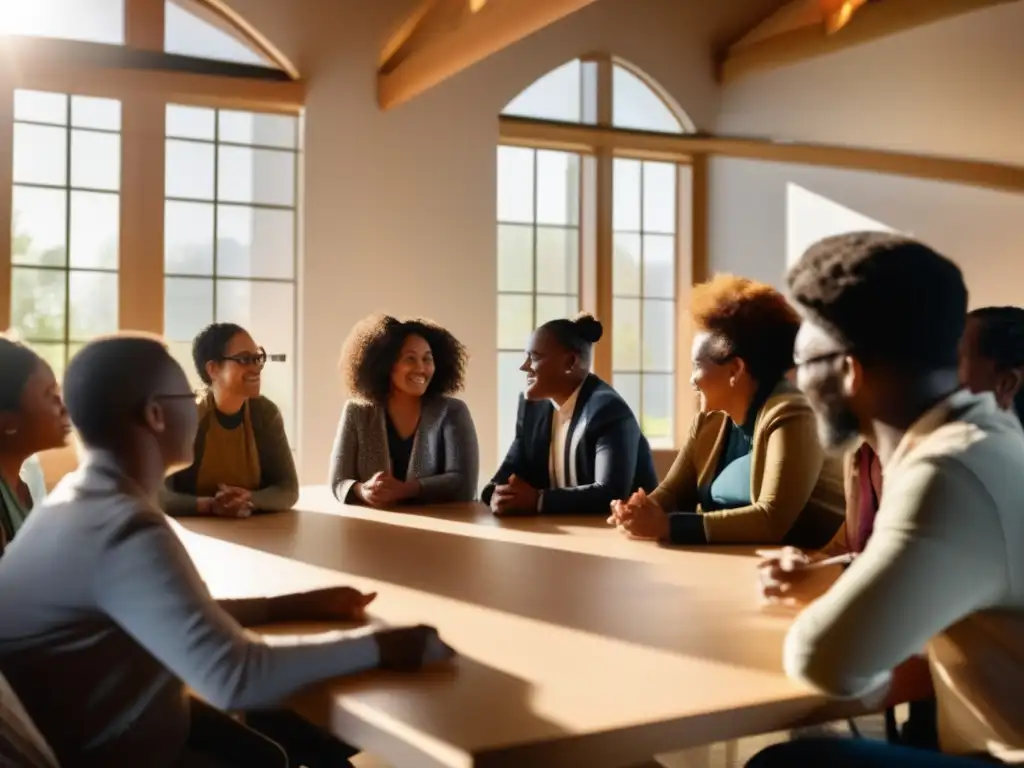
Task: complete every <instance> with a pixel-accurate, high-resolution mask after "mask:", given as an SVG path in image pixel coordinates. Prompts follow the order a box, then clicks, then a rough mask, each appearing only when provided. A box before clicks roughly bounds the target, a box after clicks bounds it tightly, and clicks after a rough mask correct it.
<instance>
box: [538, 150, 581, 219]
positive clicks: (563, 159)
mask: <svg viewBox="0 0 1024 768" xmlns="http://www.w3.org/2000/svg"><path fill="white" fill-rule="evenodd" d="M579 211H580V158H579V155H573V154H569V153H567V152H546V151H544V150H538V151H537V222H538V223H540V224H572V225H575V224H578V223H579V218H580V216H579Z"/></svg>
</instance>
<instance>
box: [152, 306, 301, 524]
mask: <svg viewBox="0 0 1024 768" xmlns="http://www.w3.org/2000/svg"><path fill="white" fill-rule="evenodd" d="M192 361H193V363H194V364H195V367H196V373H198V374H199V378H200V380H201V381H202V382H203V385H204V386H205V389H206V391H205V393H204V394H203V395H202V396H201V397H200V401H199V430H198V431H197V432H196V440H195V461H194V463H193V464H192V466H190V467H188V468H187V469H183V470H182V471H181V472H178V473H176V474H173V475H171V476H170V477H169V478H167V484H166V488H165V490H164V491H163V493H162V494H161V496H160V503H161V505H162V506H163V509H164V511H165V512H166V513H167V514H169V515H172V516H174V517H181V516H186V515H216V516H218V517H248V516H249V515H250V514H251V513H252V512H253V511H259V512H269V511H279V510H285V509H291V508H292V507H293V506H295V502H297V501H298V500H299V477H298V473H297V472H296V471H295V459H294V458H293V457H292V449H291V446H290V445H289V444H288V435H287V434H286V433H285V429H284V419H283V418H282V416H281V411H280V409H279V408H278V407H277V406H276V405H274V403H273V402H272V401H270V400H269V399H267V398H266V397H264V396H263V395H261V394H260V387H261V383H262V381H261V379H262V373H263V366H264V365H266V362H267V353H266V351H264V349H263V347H261V346H259V345H257V344H256V342H255V341H254V340H253V338H252V336H250V335H249V333H248V331H246V330H245V329H244V328H242V327H241V326H239V325H235V324H234V323H213V324H212V325H208V326H207V327H206V328H204V329H203V330H202V331H200V332H199V334H198V335H197V336H196V337H195V339H193V341H192Z"/></svg>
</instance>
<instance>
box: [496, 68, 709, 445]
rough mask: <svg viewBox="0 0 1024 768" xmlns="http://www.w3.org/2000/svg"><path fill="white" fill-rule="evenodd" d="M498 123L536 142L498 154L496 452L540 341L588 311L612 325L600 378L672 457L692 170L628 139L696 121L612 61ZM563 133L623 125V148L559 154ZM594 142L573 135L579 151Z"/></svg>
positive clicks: (529, 100)
mask: <svg viewBox="0 0 1024 768" xmlns="http://www.w3.org/2000/svg"><path fill="white" fill-rule="evenodd" d="M502 116H503V118H511V119H512V120H510V121H508V123H509V124H511V123H512V122H513V121H514V123H515V124H516V125H517V126H520V127H521V126H522V125H524V124H525V123H526V122H527V121H530V123H532V124H533V130H531V131H530V136H531V138H530V139H528V140H523V139H522V138H519V133H521V132H516V131H508V132H507V133H509V134H510V135H512V134H514V136H513V138H511V139H509V140H508V141H507V142H506V140H505V139H503V143H502V145H501V146H499V148H498V199H497V211H498V389H499V391H498V409H499V442H500V450H502V451H504V450H505V449H506V448H507V446H508V445H509V443H510V442H511V440H512V436H513V434H514V430H515V415H516V399H517V397H518V394H519V392H520V391H521V390H522V385H523V374H522V373H520V372H519V370H518V369H519V366H520V365H521V364H522V361H523V347H524V344H525V341H526V339H527V337H528V336H529V333H530V331H531V330H532V329H533V328H535V327H536V326H537V325H539V324H541V323H543V322H544V321H546V320H549V319H551V318H554V317H565V316H571V315H573V314H574V313H576V312H577V311H579V310H588V311H591V312H594V313H595V314H596V315H597V316H598V317H599V318H600V319H601V320H602V321H603V322H604V323H605V326H606V340H605V341H602V342H601V343H600V344H599V345H598V349H597V352H596V355H595V357H596V359H595V366H594V368H595V372H596V373H597V374H598V375H600V376H602V378H605V379H606V380H608V381H610V382H611V383H612V384H613V385H614V386H615V387H616V388H617V389H618V390H619V392H620V393H621V394H622V396H623V397H624V398H625V399H626V400H627V401H628V402H629V403H630V405H631V406H632V407H633V409H634V411H635V412H636V414H637V417H638V419H639V420H640V422H641V426H642V428H643V430H644V432H645V434H646V435H647V437H648V439H649V440H650V441H651V443H652V444H653V445H655V446H658V447H663V448H671V447H674V445H675V443H676V435H677V424H676V397H677V388H676V371H677V367H678V366H677V358H678V357H679V349H678V347H679V345H678V343H677V333H676V328H677V319H676V315H677V313H676V303H677V299H678V287H677V286H678V284H679V277H678V263H679V258H678V257H679V253H680V251H681V250H685V251H686V252H687V253H688V251H689V246H690V232H689V219H688V214H689V210H688V207H687V202H688V200H689V183H690V174H689V167H688V166H687V164H686V163H685V162H684V161H683V160H682V159H678V160H677V159H671V158H670V159H666V160H661V159H648V155H649V153H645V152H642V151H640V150H639V149H637V150H635V151H631V150H630V144H629V142H630V139H629V136H630V133H629V132H631V131H644V132H653V133H667V134H684V133H692V132H693V126H692V124H691V123H690V121H689V120H688V118H686V116H685V115H684V114H683V113H682V112H681V111H680V110H678V109H677V108H673V107H671V106H670V105H669V104H668V103H667V101H666V99H665V97H663V96H662V95H660V94H659V93H658V92H657V90H656V89H655V88H654V87H653V86H652V85H649V84H648V83H647V82H645V80H644V79H643V77H642V76H641V75H639V74H638V73H637V72H636V71H635V70H634V69H632V68H631V67H630V66H629V65H627V64H626V63H624V62H619V61H615V60H612V59H610V58H595V59H588V60H579V59H577V60H574V61H570V62H568V63H566V64H563V65H562V66H560V67H558V68H557V69H554V70H552V71H551V72H548V73H547V74H546V75H544V76H542V77H541V78H539V79H538V80H536V81H535V82H534V83H533V84H532V85H530V86H529V87H527V88H526V89H525V90H524V91H522V92H521V93H520V94H519V95H518V96H516V97H515V98H514V99H513V100H512V101H510V102H509V104H508V105H507V106H506V107H505V109H504V110H503V111H502ZM540 121H543V122H540ZM565 124H575V125H578V126H581V127H584V126H593V127H594V128H595V129H605V130H606V129H608V128H612V129H620V130H621V131H622V132H623V133H622V139H621V141H619V142H617V143H616V146H615V149H614V151H609V150H608V149H607V148H602V147H600V146H598V145H597V144H596V143H595V144H594V145H593V147H592V148H590V149H589V150H588V151H579V150H575V151H567V150H565V149H558V148H557V147H558V145H559V143H563V144H564V143H565V142H563V141H562V139H561V138H560V136H561V135H562V133H564V131H563V130H562V129H563V128H564V127H565ZM505 125H506V122H505V121H503V131H502V133H503V136H504V135H505V134H506V131H505V130H504V126H505ZM548 135H550V137H551V138H550V141H549V140H548ZM588 136H589V133H588V132H587V131H586V130H580V131H575V132H574V133H573V142H572V143H573V144H579V143H583V144H585V143H587V141H588ZM681 212H682V215H681Z"/></svg>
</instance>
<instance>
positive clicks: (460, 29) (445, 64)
mask: <svg viewBox="0 0 1024 768" xmlns="http://www.w3.org/2000/svg"><path fill="white" fill-rule="evenodd" d="M593 2H595V0H423V2H421V3H420V4H419V5H418V6H417V7H416V8H415V9H414V10H413V12H412V13H411V14H410V16H409V17H408V18H407V19H406V20H405V22H404V23H403V24H402V25H401V26H400V27H399V29H398V30H397V32H396V33H395V34H394V35H392V37H391V39H390V40H389V41H388V42H387V44H386V45H385V47H384V51H383V53H382V55H381V62H380V71H379V73H378V76H377V98H378V101H379V102H380V106H381V108H382V109H391V108H392V107H396V106H398V105H399V104H403V103H404V102H406V101H409V100H410V99H412V98H414V97H416V96H418V95H419V94H421V93H423V92H424V91H426V90H428V89H430V88H432V87H434V86H435V85H437V84H438V83H441V82H443V81H444V80H447V79H448V78H449V77H451V76H453V75H455V74H457V73H458V72H461V71H462V70H464V69H466V68H467V67H469V66H471V65H473V64H475V63H477V62H478V61H481V60H482V59H485V58H487V57H488V56H491V55H492V54H494V53H497V52H498V51H500V50H502V49H504V48H507V47H508V46H510V45H512V44H513V43H516V42H518V41H519V40H522V39H523V38H524V37H527V36H528V35H531V34H533V33H534V32H537V31H539V30H541V29H543V28H544V27H547V26H549V25H550V24H553V23H555V22H556V21H558V20H560V19H562V18H564V17H566V16H568V15H570V14H572V13H575V12H576V11H578V10H580V9H581V8H584V7H586V6H588V5H590V4H591V3H593Z"/></svg>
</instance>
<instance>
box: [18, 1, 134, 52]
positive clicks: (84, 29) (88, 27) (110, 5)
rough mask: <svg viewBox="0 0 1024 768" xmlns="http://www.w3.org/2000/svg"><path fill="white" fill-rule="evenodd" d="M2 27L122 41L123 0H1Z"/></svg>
mask: <svg viewBox="0 0 1024 768" xmlns="http://www.w3.org/2000/svg"><path fill="white" fill-rule="evenodd" d="M0 13H2V14H3V31H4V33H5V34H10V35H31V36H33V37H57V38H63V39H65V40H85V41H87V42H91V43H109V44H111V45H122V44H123V43H124V0H4V2H3V4H2V5H0Z"/></svg>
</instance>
